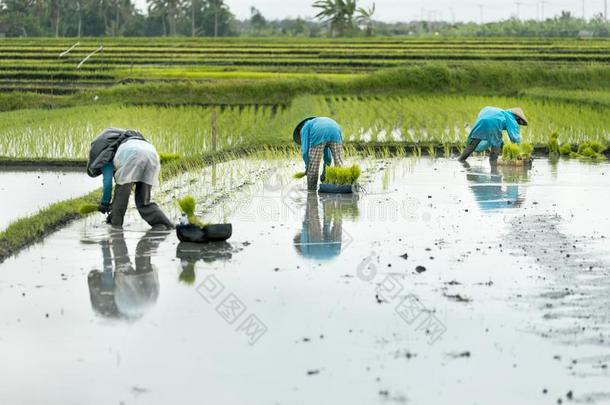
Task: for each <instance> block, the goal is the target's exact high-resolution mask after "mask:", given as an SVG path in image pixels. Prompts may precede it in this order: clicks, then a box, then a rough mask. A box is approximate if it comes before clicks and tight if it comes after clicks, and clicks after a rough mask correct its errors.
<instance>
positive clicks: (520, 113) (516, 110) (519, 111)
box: [508, 107, 527, 125]
mask: <svg viewBox="0 0 610 405" xmlns="http://www.w3.org/2000/svg"><path fill="white" fill-rule="evenodd" d="M508 111H510V112H512V113H513V114H515V115H516V116H517V117H519V118H521V119H522V120H523V122H525V125H527V118H525V113H524V112H523V110H522V109H521V108H519V107H515V108H510V109H509V110H508Z"/></svg>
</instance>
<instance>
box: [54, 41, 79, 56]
mask: <svg viewBox="0 0 610 405" xmlns="http://www.w3.org/2000/svg"><path fill="white" fill-rule="evenodd" d="M79 45H80V42H77V43H75V44H74V45H72V46H71V47H70V48H69V49H67V50H65V51H63V52H62V53H60V54H59V57H60V58H63V57H64V56H66V55H67V54H69V53H70V52H72V50H73V49H74V48H76V47H77V46H79Z"/></svg>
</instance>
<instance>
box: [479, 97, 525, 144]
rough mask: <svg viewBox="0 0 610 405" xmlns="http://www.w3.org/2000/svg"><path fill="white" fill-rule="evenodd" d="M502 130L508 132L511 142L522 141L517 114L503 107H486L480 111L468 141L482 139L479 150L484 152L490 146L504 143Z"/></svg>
mask: <svg viewBox="0 0 610 405" xmlns="http://www.w3.org/2000/svg"><path fill="white" fill-rule="evenodd" d="M502 131H506V132H508V137H509V139H510V141H511V142H513V143H517V144H519V143H521V133H520V129H519V124H518V123H517V117H516V116H515V114H513V113H512V112H510V111H507V110H502V109H501V108H496V107H485V108H483V109H482V110H481V112H480V113H479V116H478V117H477V121H476V122H475V124H474V127H472V130H471V131H470V135H469V136H468V143H470V141H471V140H472V139H480V140H481V142H480V143H479V145H478V147H477V149H476V150H477V152H482V151H484V150H486V149H488V148H489V147H490V146H493V147H496V148H499V147H501V146H502V145H503V144H504V142H503V141H502Z"/></svg>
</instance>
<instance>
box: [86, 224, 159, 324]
mask: <svg viewBox="0 0 610 405" xmlns="http://www.w3.org/2000/svg"><path fill="white" fill-rule="evenodd" d="M167 235H168V233H160V232H152V231H149V232H147V233H146V234H145V235H144V236H143V237H142V239H140V241H139V242H138V245H137V247H136V255H135V267H134V266H133V264H132V262H131V259H130V257H129V252H128V250H127V244H126V243H125V236H124V235H123V232H122V231H120V232H116V233H113V234H112V235H111V237H110V240H104V241H102V256H103V270H102V271H99V270H92V271H91V272H90V273H89V277H88V283H89V295H90V298H91V306H92V307H93V310H94V312H96V313H98V314H100V315H102V316H104V317H106V318H116V319H128V320H135V319H139V318H141V317H142V316H143V315H144V313H145V312H146V311H147V310H148V309H149V308H150V307H152V306H153V305H154V304H155V303H156V302H157V298H158V297H159V279H158V276H157V271H156V269H155V268H154V266H153V265H152V263H151V256H152V254H153V253H154V252H155V251H156V249H157V248H158V246H159V244H161V242H163V240H165V238H166V237H167Z"/></svg>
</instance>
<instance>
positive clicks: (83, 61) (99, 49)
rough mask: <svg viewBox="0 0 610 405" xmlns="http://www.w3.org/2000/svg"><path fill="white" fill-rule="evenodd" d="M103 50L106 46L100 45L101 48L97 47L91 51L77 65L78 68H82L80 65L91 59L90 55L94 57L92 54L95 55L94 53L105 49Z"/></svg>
mask: <svg viewBox="0 0 610 405" xmlns="http://www.w3.org/2000/svg"><path fill="white" fill-rule="evenodd" d="M103 50H104V47H103V46H100V47H99V48H97V49H96V50H95V51H93V52H91V53H90V54H89V55H87V56H86V57H85V59H83V60H82V61H81V62H80V63H79V64H78V66H77V67H76V68H77V69H80V67H81V66H83V64H84V63H85V62H87V61H88V60H89V58H90V57H92V56H93V55H95V54H96V53H98V52H100V51H103Z"/></svg>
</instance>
